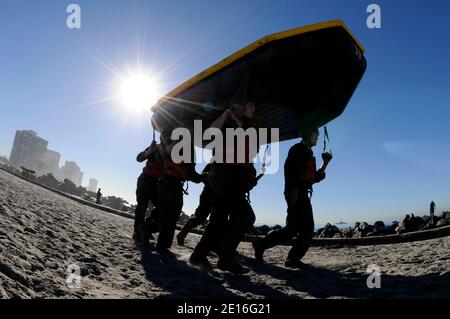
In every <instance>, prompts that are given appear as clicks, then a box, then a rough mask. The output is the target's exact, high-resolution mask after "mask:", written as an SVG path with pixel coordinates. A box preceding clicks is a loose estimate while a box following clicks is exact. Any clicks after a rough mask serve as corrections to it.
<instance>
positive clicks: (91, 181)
mask: <svg viewBox="0 0 450 319" xmlns="http://www.w3.org/2000/svg"><path fill="white" fill-rule="evenodd" d="M97 187H98V181H97V180H96V179H95V178H90V179H89V186H88V191H90V192H93V193H95V192H97Z"/></svg>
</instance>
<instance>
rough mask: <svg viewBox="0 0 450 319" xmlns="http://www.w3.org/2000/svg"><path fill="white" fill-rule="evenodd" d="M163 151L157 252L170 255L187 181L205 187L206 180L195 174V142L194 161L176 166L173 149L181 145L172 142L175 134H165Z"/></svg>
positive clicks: (162, 138)
mask: <svg viewBox="0 0 450 319" xmlns="http://www.w3.org/2000/svg"><path fill="white" fill-rule="evenodd" d="M161 143H162V147H161V151H160V152H158V153H157V154H158V156H159V157H160V160H161V162H162V163H163V164H162V171H161V176H160V178H159V180H158V202H159V210H160V215H161V219H160V229H159V235H158V240H157V243H156V249H157V251H158V252H160V253H164V252H167V250H168V249H169V248H170V247H171V246H172V241H173V237H174V236H175V229H176V224H177V221H178V219H179V218H180V215H181V210H182V208H183V184H184V182H186V181H192V182H194V183H201V181H202V176H201V175H200V174H198V173H197V172H196V171H195V150H194V145H193V143H192V142H191V147H192V148H191V158H190V159H189V161H188V162H184V161H181V163H175V162H174V161H173V160H172V155H171V151H172V147H173V146H174V145H175V144H176V143H177V141H172V140H171V132H170V131H168V132H165V131H164V132H162V133H161Z"/></svg>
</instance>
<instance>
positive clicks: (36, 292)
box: [0, 171, 450, 299]
mask: <svg viewBox="0 0 450 319" xmlns="http://www.w3.org/2000/svg"><path fill="white" fill-rule="evenodd" d="M132 222H133V221H132V220H130V219H127V218H124V217H121V216H115V215H112V214H109V213H106V212H104V211H100V210H97V209H95V208H91V207H87V206H84V205H82V204H80V203H77V202H74V201H72V200H70V199H68V198H65V197H62V196H60V195H58V194H55V193H53V192H51V191H49V190H46V189H44V188H42V187H39V186H37V185H34V184H31V183H29V182H27V181H24V180H22V179H20V178H17V177H15V176H12V175H10V174H8V173H6V172H4V171H0V298H14V297H15V298H214V297H218V298H276V299H280V298H282V299H295V298H338V299H341V298H450V271H449V270H450V237H444V238H439V239H433V240H427V241H421V242H413V243H404V244H394V245H381V246H365V247H343V248H325V247H313V248H311V249H310V251H309V252H308V254H307V255H306V257H305V258H304V262H305V263H307V264H308V267H305V268H304V269H301V270H292V269H288V268H285V267H283V261H284V258H285V256H286V255H287V252H288V249H289V247H277V248H273V249H271V250H268V251H267V252H266V260H267V264H265V265H257V264H255V262H254V259H253V255H252V254H253V251H252V249H251V245H250V244H249V243H242V244H241V245H240V247H239V252H240V254H241V255H240V259H241V261H242V262H243V264H244V265H246V266H248V267H249V268H250V269H251V271H250V273H249V274H246V275H242V276H234V275H232V274H230V273H227V272H221V271H219V270H213V271H210V272H204V271H201V270H199V269H196V268H194V267H191V266H190V265H189V264H188V263H187V260H188V258H189V255H190V253H191V252H192V248H193V247H194V246H195V244H196V242H197V241H198V239H199V236H198V235H194V234H191V235H189V236H188V237H187V240H186V247H180V246H178V245H176V244H175V243H174V245H173V247H172V253H173V255H159V254H158V253H156V252H155V251H154V250H153V249H151V248H147V249H144V250H140V249H137V248H136V247H134V245H133V243H132V240H131V230H132ZM210 260H211V262H212V263H213V264H215V263H216V262H217V258H215V257H211V259H210ZM70 264H76V265H78V266H79V267H80V270H81V279H80V284H81V288H77V289H75V288H69V287H68V285H67V283H66V279H67V277H68V275H69V273H68V272H67V267H68V266H69V265H70ZM370 264H376V265H378V266H379V267H380V269H381V278H380V283H381V288H379V289H369V288H368V287H367V284H366V281H367V278H368V274H367V273H366V269H367V267H368V265H370Z"/></svg>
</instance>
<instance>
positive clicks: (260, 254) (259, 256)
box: [252, 240, 265, 263]
mask: <svg viewBox="0 0 450 319" xmlns="http://www.w3.org/2000/svg"><path fill="white" fill-rule="evenodd" d="M252 246H253V250H254V251H255V259H256V261H257V262H259V263H264V251H265V249H264V247H263V246H262V244H261V242H260V241H259V240H255V241H254V242H252Z"/></svg>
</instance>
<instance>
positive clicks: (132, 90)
mask: <svg viewBox="0 0 450 319" xmlns="http://www.w3.org/2000/svg"><path fill="white" fill-rule="evenodd" d="M120 97H121V99H122V101H123V103H124V104H125V106H126V107H127V108H128V110H130V111H135V112H140V111H144V110H147V109H148V108H149V107H151V106H153V105H154V104H156V102H157V101H158V98H159V92H158V83H157V82H156V81H155V79H153V78H151V77H150V76H149V75H147V74H144V73H139V74H134V75H131V76H129V77H127V78H125V79H123V81H122V85H121V87H120Z"/></svg>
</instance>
